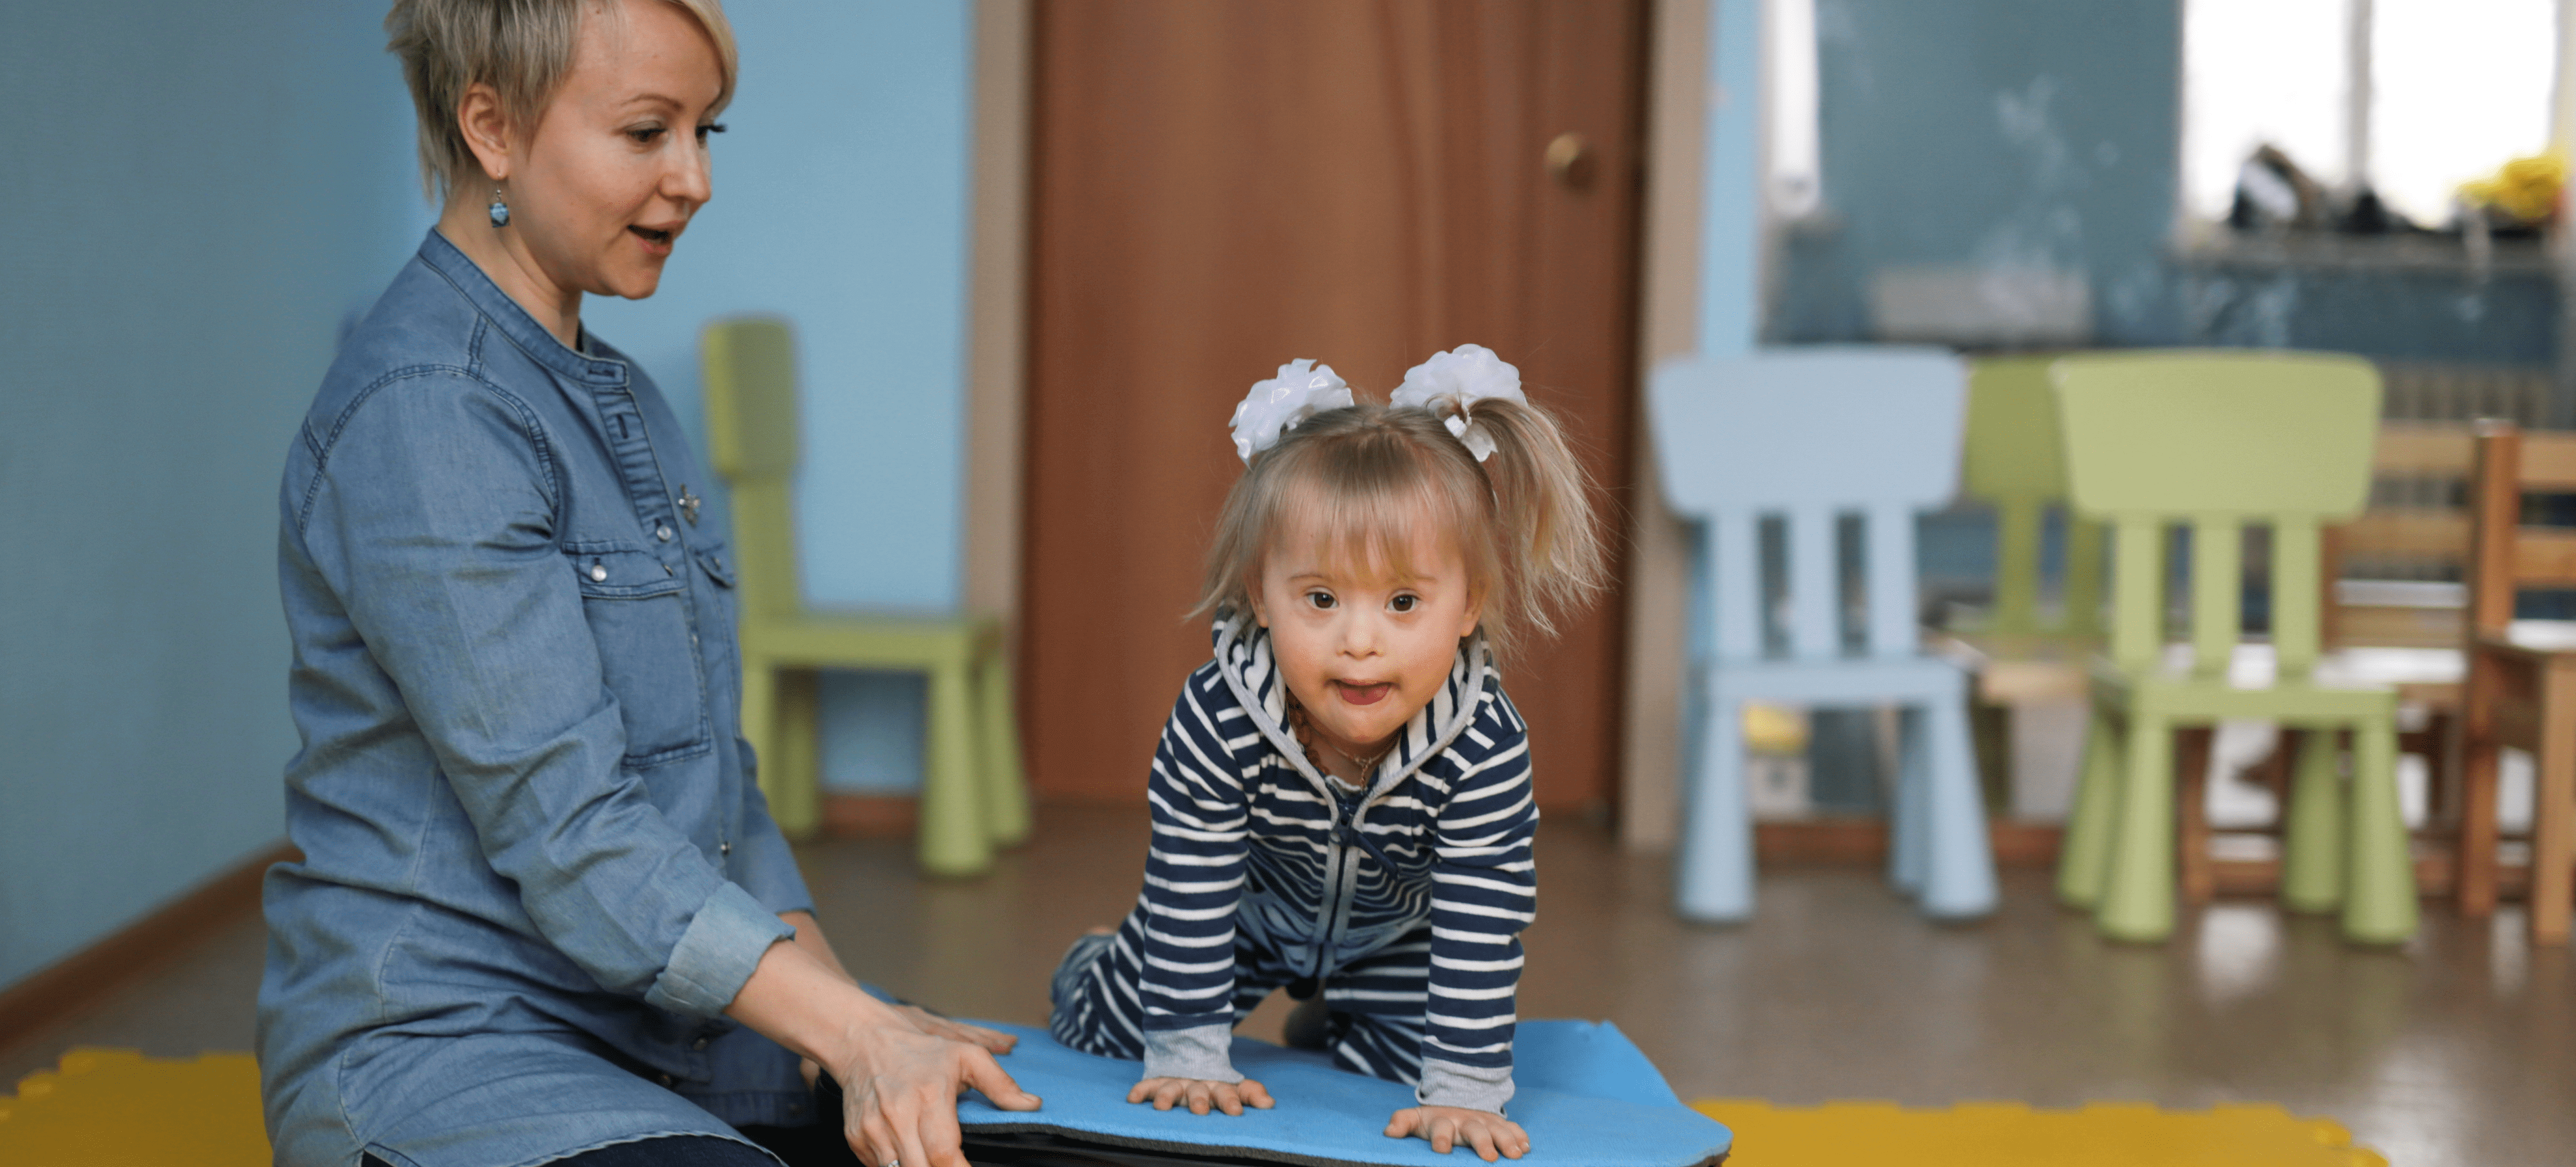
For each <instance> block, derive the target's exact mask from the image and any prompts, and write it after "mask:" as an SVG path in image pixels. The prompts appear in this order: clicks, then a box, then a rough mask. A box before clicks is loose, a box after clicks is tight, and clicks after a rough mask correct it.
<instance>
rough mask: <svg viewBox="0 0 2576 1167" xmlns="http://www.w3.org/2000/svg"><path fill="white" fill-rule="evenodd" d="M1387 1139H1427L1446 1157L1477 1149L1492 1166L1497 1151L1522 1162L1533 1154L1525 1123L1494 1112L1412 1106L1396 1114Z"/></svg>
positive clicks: (1477, 1152)
mask: <svg viewBox="0 0 2576 1167" xmlns="http://www.w3.org/2000/svg"><path fill="white" fill-rule="evenodd" d="M1386 1137H1388V1138H1390V1139H1402V1138H1416V1139H1427V1140H1430V1143H1431V1149H1432V1150H1434V1151H1438V1152H1440V1153H1441V1154H1443V1155H1446V1154H1448V1153H1449V1148H1451V1147H1454V1146H1467V1147H1473V1148H1475V1151H1476V1157H1477V1158H1479V1159H1482V1160H1484V1161H1486V1162H1488V1163H1491V1162H1493V1161H1494V1153H1495V1152H1497V1151H1499V1152H1501V1153H1502V1154H1503V1155H1504V1156H1505V1157H1506V1158H1512V1159H1518V1158H1520V1157H1521V1156H1523V1155H1526V1154H1528V1153H1529V1146H1530V1141H1529V1132H1527V1131H1524V1130H1522V1129H1521V1124H1519V1123H1516V1122H1513V1121H1512V1120H1510V1119H1507V1118H1504V1117H1503V1116H1501V1115H1499V1114H1496V1113H1494V1112H1493V1111H1490V1110H1468V1109H1465V1108H1463V1107H1457V1106H1409V1107H1406V1108H1405V1109H1403V1110H1399V1111H1396V1112H1395V1120H1394V1121H1392V1122H1389V1123H1387V1124H1386Z"/></svg>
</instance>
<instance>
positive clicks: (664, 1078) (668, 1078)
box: [660, 1074, 671, 1086]
mask: <svg viewBox="0 0 2576 1167" xmlns="http://www.w3.org/2000/svg"><path fill="white" fill-rule="evenodd" d="M660 1078H661V1080H662V1084H663V1085H665V1086H668V1085H670V1084H671V1076H670V1075H669V1074H663V1075H660Z"/></svg>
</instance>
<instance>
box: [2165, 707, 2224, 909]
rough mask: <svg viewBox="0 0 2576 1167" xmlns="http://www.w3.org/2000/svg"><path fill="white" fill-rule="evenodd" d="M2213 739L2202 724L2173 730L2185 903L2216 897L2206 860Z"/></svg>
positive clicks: (2177, 834) (2177, 843) (2214, 873)
mask: <svg viewBox="0 0 2576 1167" xmlns="http://www.w3.org/2000/svg"><path fill="white" fill-rule="evenodd" d="M2216 736H2217V734H2216V733H2215V732H2214V731H2212V730H2211V728H2210V727H2209V726H2205V725H2194V726H2187V727H2185V728H2182V729H2178V730H2175V731H2174V750H2175V751H2176V755H2175V758H2174V771H2175V774H2174V839H2175V844H2174V847H2175V860H2176V864H2177V866H2178V867H2179V869H2180V870H2181V872H2182V900H2183V902H2184V903H2187V904H2205V903H2208V902H2209V901H2210V900H2211V899H2213V898H2215V897H2216V896H2217V894H2218V872H2217V870H2216V869H2215V868H2214V867H2212V866H2211V864H2210V861H2209V744H2210V741H2211V739H2212V738H2215V737H2216Z"/></svg>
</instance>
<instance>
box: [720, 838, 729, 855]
mask: <svg viewBox="0 0 2576 1167" xmlns="http://www.w3.org/2000/svg"><path fill="white" fill-rule="evenodd" d="M716 854H718V855H731V854H733V840H731V839H726V840H724V841H723V842H720V843H717V844H716Z"/></svg>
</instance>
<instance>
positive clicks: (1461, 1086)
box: [1413, 1058, 1512, 1114]
mask: <svg viewBox="0 0 2576 1167" xmlns="http://www.w3.org/2000/svg"><path fill="white" fill-rule="evenodd" d="M1413 1100H1414V1101H1415V1102H1418V1103H1421V1104H1422V1105H1424V1106H1455V1107H1458V1108H1460V1109H1462V1110H1487V1111H1492V1112H1493V1113H1495V1114H1501V1113H1503V1104H1504V1103H1507V1102H1510V1101H1511V1100H1512V1068H1511V1067H1510V1066H1508V1065H1503V1066H1466V1065H1460V1064H1459V1063H1457V1062H1444V1061H1442V1060H1440V1059H1438V1058H1424V1059H1422V1084H1421V1085H1419V1086H1416V1087H1414V1088H1413Z"/></svg>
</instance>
